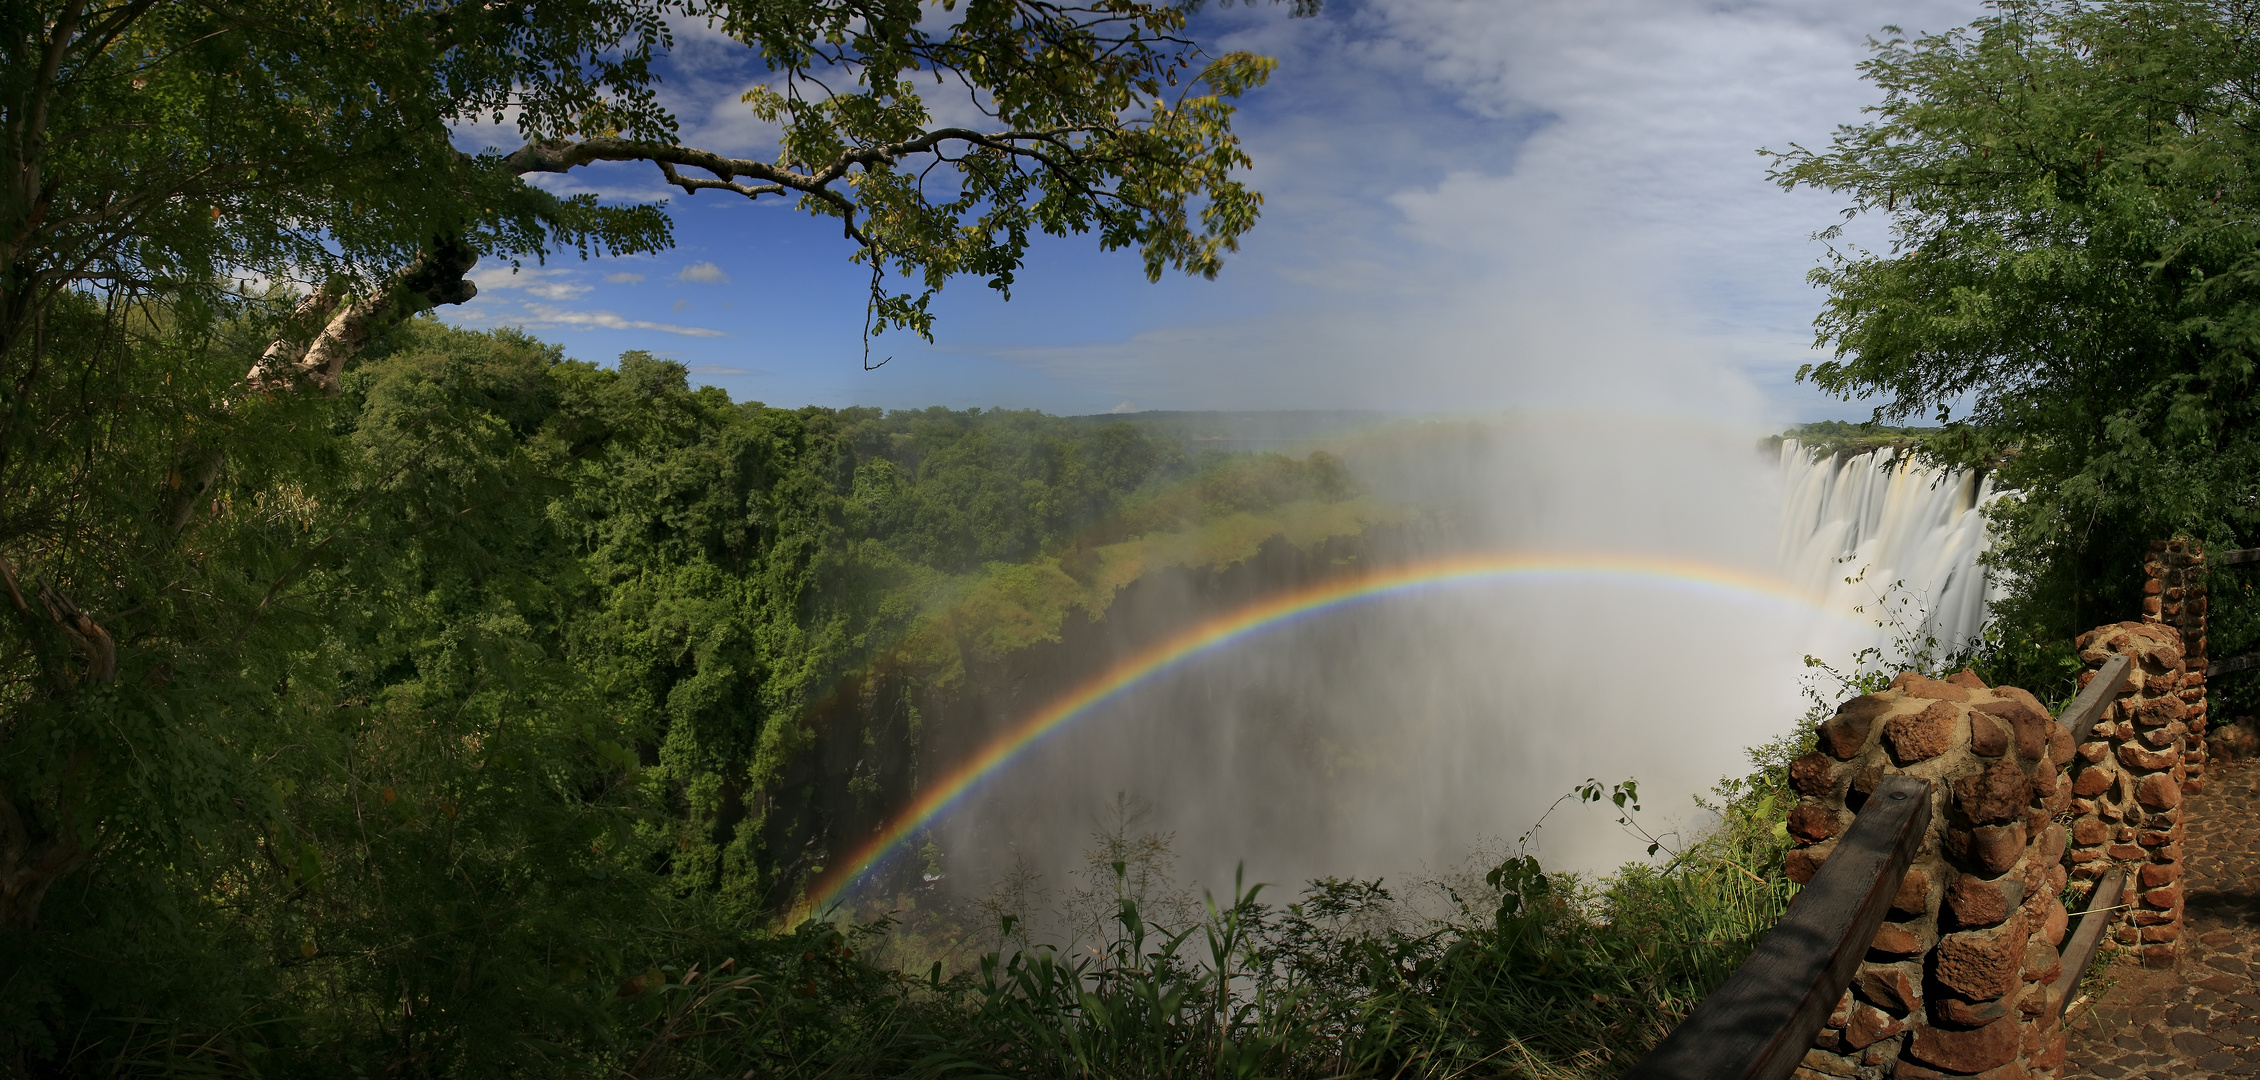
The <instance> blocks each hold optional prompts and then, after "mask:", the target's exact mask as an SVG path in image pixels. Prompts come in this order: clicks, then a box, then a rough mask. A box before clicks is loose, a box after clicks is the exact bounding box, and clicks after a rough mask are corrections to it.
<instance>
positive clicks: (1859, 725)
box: [1820, 694, 1897, 761]
mask: <svg viewBox="0 0 2260 1080" xmlns="http://www.w3.org/2000/svg"><path fill="white" fill-rule="evenodd" d="M1895 704H1897V702H1896V701H1894V700H1893V699H1891V698H1887V697H1884V696H1882V695H1880V694H1862V695H1861V696H1859V697H1856V698H1853V699H1852V700H1850V701H1847V702H1845V703H1844V704H1842V705H1839V706H1837V708H1836V715H1835V716H1832V717H1830V718H1829V719H1828V720H1827V721H1826V722H1824V723H1822V724H1821V732H1820V743H1821V749H1822V750H1824V751H1827V753H1828V755H1829V756H1830V757H1833V758H1835V759H1836V760H1838V761H1848V760H1850V759H1851V758H1852V756H1853V755H1855V754H1858V753H1859V752H1860V751H1861V749H1862V748H1864V747H1866V746H1867V745H1868V733H1869V732H1872V731H1874V730H1875V722H1876V718H1877V717H1880V716H1882V715H1883V714H1885V713H1887V712H1890V711H1891V707H1892V706H1893V705H1895Z"/></svg>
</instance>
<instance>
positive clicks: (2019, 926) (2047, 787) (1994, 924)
mask: <svg viewBox="0 0 2260 1080" xmlns="http://www.w3.org/2000/svg"><path fill="white" fill-rule="evenodd" d="M2072 753H2073V747H2072V743H2071V737H2070V736H2069V735H2068V734H2066V733H2065V732H2064V729H2063V728H2062V727H2061V726H2059V725H2058V724H2056V723H2055V721H2054V720H2053V719H2051V718H2050V717H2049V715H2048V713H2047V711H2046V710H2045V709H2043V708H2042V707H2041V705H2040V703H2039V702H2038V701H2036V700H2034V699H2033V697H2032V695H2030V694H2028V693H2025V692H2024V691H2022V690H2019V689H2016V688H2014V687H1999V688H1988V687H1986V685H1985V684H1984V683H1983V682H1981V681H1979V680H1978V678H1977V676H1975V675H1973V674H1971V673H1969V672H1967V671H1965V672H1962V673H1961V674H1959V675H1956V676H1954V677H1953V678H1952V679H1949V680H1945V681H1939V680H1934V679H1927V678H1924V677H1922V676H1920V675H1915V674H1913V673H1908V674H1904V675H1901V676H1900V677H1899V678H1898V679H1896V680H1894V681H1893V682H1892V684H1891V688H1890V689H1888V690H1885V691H1883V692H1881V693H1877V694H1869V695H1865V696H1862V697H1858V698H1854V699H1852V700H1851V701H1848V702H1845V703H1844V704H1843V705H1842V706H1841V707H1840V708H1839V709H1838V711H1837V714H1836V716H1835V717H1834V718H1832V719H1830V720H1829V721H1828V722H1827V723H1825V724H1823V725H1822V726H1821V730H1820V749H1819V750H1817V751H1815V752H1814V753H1811V754H1808V755H1806V756H1805V757H1802V758H1799V759H1798V760H1797V761H1796V762H1795V763H1794V764H1792V766H1791V767H1790V781H1791V784H1792V786H1794V787H1795V788H1796V790H1797V791H1798V793H1799V794H1800V795H1802V796H1803V798H1802V799H1801V800H1800V801H1799V802H1798V804H1797V806H1796V807H1795V808H1794V809H1793V810H1792V811H1791V812H1790V816H1789V829H1790V832H1791V836H1792V838H1793V839H1794V840H1795V841H1796V843H1797V847H1796V848H1795V849H1794V850H1792V851H1791V852H1790V853H1789V857H1788V872H1789V875H1790V877H1792V878H1793V879H1795V880H1797V881H1800V882H1804V881H1810V880H1811V879H1812V875H1813V873H1814V872H1815V871H1816V870H1817V869H1818V868H1819V867H1820V865H1821V863H1822V862H1823V861H1824V860H1826V859H1827V858H1828V856H1829V853H1830V852H1831V851H1832V850H1833V849H1834V847H1835V844H1836V840H1837V837H1839V836H1840V835H1841V834H1842V833H1843V832H1844V830H1846V829H1848V828H1850V827H1851V824H1852V820H1853V816H1854V814H1856V813H1857V812H1858V810H1859V808H1860V806H1861V804H1862V803H1863V802H1864V801H1865V799H1866V797H1867V796H1868V795H1869V794H1871V793H1873V792H1874V791H1875V788H1876V785H1877V783H1878V782H1879V781H1880V780H1881V779H1882V778H1883V777H1885V776H1888V775H1896V774H1903V775H1907V776H1915V777H1920V778H1923V779H1927V780H1930V781H1932V785H1931V797H1932V799H1933V800H1935V802H1934V804H1933V807H1932V816H1931V825H1930V832H1929V834H1928V835H1927V836H1925V837H1924V839H1923V843H1922V845H1921V847H1920V848H1919V849H1918V851H1917V853H1916V855H1915V860H1914V863H1913V865H1912V867H1911V868H1910V869H1909V870H1908V872H1907V876H1906V878H1905V879H1904V881H1903V882H1902V884H1901V886H1900V888H1899V891H1898V894H1897V895H1896V896H1895V897H1894V899H1893V901H1892V905H1891V911H1890V913H1889V915H1888V916H1887V917H1886V921H1885V922H1884V924H1883V927H1882V929H1881V930H1879V931H1878V932H1877V933H1876V936H1875V940H1874V941H1873V943H1872V944H1871V945H1870V947H1869V950H1868V955H1867V957H1866V960H1865V962H1863V963H1862V964H1861V965H1860V969H1859V971H1858V973H1857V974H1856V975H1855V977H1854V979H1853V982H1852V989H1851V990H1850V991H1848V992H1847V993H1846V994H1845V996H1844V998H1843V1000H1841V1001H1840V1002H1838V1004H1837V1008H1836V1010H1835V1013H1834V1014H1833V1015H1831V1016H1830V1017H1829V1019H1828V1024H1827V1026H1826V1027H1824V1028H1822V1029H1821V1033H1820V1035H1819V1037H1818V1038H1817V1039H1816V1040H1815V1046H1814V1048H1813V1049H1812V1050H1811V1051H1810V1052H1808V1053H1807V1054H1806V1056H1805V1061H1804V1063H1803V1066H1802V1067H1801V1068H1800V1069H1799V1071H1798V1075H1799V1076H1800V1077H1804V1078H1806V1080H1818V1078H1820V1077H1824V1076H1827V1077H1856V1078H1860V1080H1880V1078H1881V1077H1885V1076H1896V1077H1907V1078H1926V1080H1927V1078H1932V1077H1946V1076H1983V1077H1986V1078H1988V1080H2011V1078H2016V1077H2024V1076H2034V1075H2037V1076H2052V1075H2053V1074H2054V1071H2055V1070H2056V1069H2057V1068H2058V1067H2059V1066H2060V1065H2062V1063H2063V1060H2064V1036H2063V1032H2062V1030H2061V1028H2060V1026H2059V1021H2058V1017H2059V1016H2060V1015H2061V1009H2060V1005H2061V1002H2060V1001H2059V1000H2057V995H2056V992H2055V991H2054V990H2053V989H2052V988H2051V987H2050V986H2049V983H2050V982H2052V981H2053V980H2054V979H2055V978H2056V977H2057V975H2058V974H2059V973H2060V972H2061V970H2062V963H2061V961H2060V959H2059V958H2058V955H2057V951H2056V950H2057V946H2059V945H2060V944H2062V942H2063V938H2064V931H2065V926H2066V923H2067V917H2066V915H2065V911H2064V907H2063V905H2062V904H2061V903H2060V902H2058V899H2057V898H2058V896H2059V894H2060V893H2061V892H2062V890H2063V886H2064V882H2065V870H2064V866H2063V855H2064V848H2065V842H2066V836H2065V830H2064V828H2063V827H2062V826H2060V825H2056V824H2053V823H2052V822H2051V819H2052V818H2054V817H2055V816H2056V815H2057V814H2059V813H2061V812H2063V810H2064V809H2065V808H2066V807H2067V806H2068V805H2069V804H2070V802H2071V799H2072V794H2071V792H2072V788H2071V781H2070V778H2069V777H2067V776H2064V775H2061V774H2060V768H2061V766H2063V765H2064V764H2065V763H2066V762H2068V761H2070V760H2071V759H2072Z"/></svg>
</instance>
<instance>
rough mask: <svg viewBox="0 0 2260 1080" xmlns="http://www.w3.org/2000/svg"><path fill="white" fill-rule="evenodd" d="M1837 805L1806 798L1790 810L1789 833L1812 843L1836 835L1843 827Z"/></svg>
mask: <svg viewBox="0 0 2260 1080" xmlns="http://www.w3.org/2000/svg"><path fill="white" fill-rule="evenodd" d="M1836 814H1837V811H1836V808H1835V807H1832V806H1829V805H1828V804H1826V803H1822V802H1818V801H1815V800H1813V799H1806V800H1804V801H1803V802H1800V803H1798V804H1797V806H1796V807H1795V808H1794V809H1792V810H1790V811H1789V835H1791V836H1794V837H1796V838H1797V839H1799V840H1803V841H1805V842H1807V843H1811V842H1813V841H1816V840H1826V839H1828V838H1829V837H1831V836H1835V835H1836V834H1837V831H1838V830H1839V829H1840V828H1842V823H1841V822H1839V821H1838V820H1837V817H1836Z"/></svg>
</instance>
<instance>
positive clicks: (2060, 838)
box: [2038, 825, 2072, 866]
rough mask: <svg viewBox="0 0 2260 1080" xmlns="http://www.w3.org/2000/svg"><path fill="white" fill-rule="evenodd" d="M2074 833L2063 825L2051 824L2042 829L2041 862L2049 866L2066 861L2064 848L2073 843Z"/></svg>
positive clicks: (2040, 841)
mask: <svg viewBox="0 0 2260 1080" xmlns="http://www.w3.org/2000/svg"><path fill="white" fill-rule="evenodd" d="M2071 838H2072V834H2071V832H2070V831H2069V830H2067V829H2065V828H2064V827H2063V826H2062V825H2050V826H2048V827H2047V828H2044V829H2042V830H2041V831H2040V840H2039V841H2038V842H2039V844H2040V860H2039V861H2040V862H2041V863H2043V864H2046V865H2049V866H2054V865H2055V864H2057V863H2060V862H2063V861H2064V849H2065V848H2066V847H2069V846H2070V845H2071Z"/></svg>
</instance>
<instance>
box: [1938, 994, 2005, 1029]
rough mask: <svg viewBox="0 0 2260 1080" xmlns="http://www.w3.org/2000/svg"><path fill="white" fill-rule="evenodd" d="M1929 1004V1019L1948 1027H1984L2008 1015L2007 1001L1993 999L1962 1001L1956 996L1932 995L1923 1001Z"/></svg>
mask: <svg viewBox="0 0 2260 1080" xmlns="http://www.w3.org/2000/svg"><path fill="white" fill-rule="evenodd" d="M1924 1004H1925V1005H1927V1006H1929V1010H1928V1011H1929V1016H1930V1019H1931V1020H1933V1021H1936V1022H1938V1023H1942V1024H1945V1025H1946V1026H1948V1027H1961V1028H1974V1027H1984V1026H1985V1025H1987V1024H1990V1023H1992V1022H1994V1021H1996V1020H1999V1019H2001V1018H2002V1017H2004V1016H2007V1015H2009V1003H2008V1002H2007V1001H2003V1000H2000V999H1995V1000H1993V1001H1963V1000H1962V999H1961V998H1957V997H1945V996H1940V997H1934V998H1931V999H1930V1000H1929V1001H1927V1002H1925V1003H1924Z"/></svg>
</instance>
